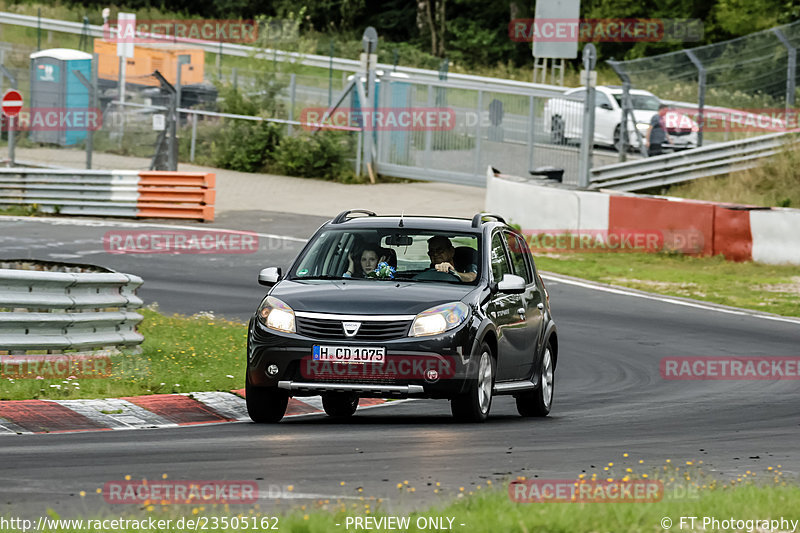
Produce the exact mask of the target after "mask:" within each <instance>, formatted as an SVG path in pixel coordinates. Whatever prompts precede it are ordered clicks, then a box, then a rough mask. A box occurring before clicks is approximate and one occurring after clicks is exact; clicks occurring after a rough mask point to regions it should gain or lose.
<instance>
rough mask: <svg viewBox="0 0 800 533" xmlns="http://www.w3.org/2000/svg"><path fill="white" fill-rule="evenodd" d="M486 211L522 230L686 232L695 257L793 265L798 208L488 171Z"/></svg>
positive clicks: (797, 254) (799, 244) (798, 242)
mask: <svg viewBox="0 0 800 533" xmlns="http://www.w3.org/2000/svg"><path fill="white" fill-rule="evenodd" d="M486 210H487V211H488V212H491V213H497V214H499V215H501V216H503V217H505V218H506V220H507V221H509V222H511V223H514V224H519V225H520V226H521V227H522V229H523V231H524V232H526V233H536V232H540V231H541V232H557V231H580V232H581V233H584V232H607V233H609V234H610V233H614V232H629V233H630V232H641V233H648V232H653V233H658V234H662V235H666V234H669V235H680V236H687V235H688V236H691V237H690V238H692V239H693V240H694V242H695V243H696V244H697V245H698V246H697V248H696V249H697V251H698V252H699V253H700V254H701V255H718V254H722V255H724V256H725V257H726V258H727V259H730V260H734V261H749V260H754V261H760V262H763V263H771V264H782V263H786V264H795V265H800V210H798V209H786V208H759V207H752V206H738V205H733V204H721V203H713V202H702V201H697V200H686V199H683V198H668V197H654V196H645V195H636V194H629V193H608V192H596V191H575V190H569V189H563V188H560V187H555V186H548V185H540V184H536V183H532V182H530V181H527V180H522V179H520V178H514V177H513V176H503V175H495V174H494V173H493V172H492V170H491V167H490V169H489V172H488V175H487V183H486Z"/></svg>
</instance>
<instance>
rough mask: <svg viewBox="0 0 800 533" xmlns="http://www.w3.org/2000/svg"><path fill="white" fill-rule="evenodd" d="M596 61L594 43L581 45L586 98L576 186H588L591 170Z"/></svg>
mask: <svg viewBox="0 0 800 533" xmlns="http://www.w3.org/2000/svg"><path fill="white" fill-rule="evenodd" d="M596 63H597V50H596V49H595V46H594V44H592V43H587V44H586V46H584V47H583V68H584V70H585V71H586V100H585V101H584V104H583V128H582V131H581V149H580V159H579V161H578V186H579V187H582V188H586V187H588V186H589V177H590V176H589V174H590V173H591V171H592V148H593V147H594V111H595V109H594V101H595V98H594V84H593V83H592V81H593V80H592V71H593V70H594V67H595V65H596Z"/></svg>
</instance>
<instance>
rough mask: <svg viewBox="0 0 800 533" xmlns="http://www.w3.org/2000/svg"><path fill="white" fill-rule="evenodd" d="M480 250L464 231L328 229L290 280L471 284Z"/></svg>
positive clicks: (473, 280)
mask: <svg viewBox="0 0 800 533" xmlns="http://www.w3.org/2000/svg"><path fill="white" fill-rule="evenodd" d="M479 249H480V248H479V237H478V236H477V235H474V234H468V233H453V232H442V231H427V230H411V229H409V230H404V229H402V228H376V229H363V228H359V229H349V230H340V229H334V230H327V231H324V232H323V233H320V234H319V235H317V237H316V238H315V239H314V241H313V242H312V243H311V245H310V246H309V247H308V248H307V249H306V250H305V253H304V254H303V255H302V256H301V257H300V258H299V260H298V261H297V263H296V264H295V267H294V268H293V269H292V270H291V271H290V272H289V278H290V279H295V280H302V279H346V278H360V279H366V280H374V281H387V280H389V281H414V282H440V283H441V282H444V283H462V284H475V283H477V280H478V278H479V277H480V272H479V271H480V263H481V262H480V260H479V258H480V254H479V253H478V250H479ZM448 264H449V266H452V269H451V268H449V266H448ZM436 265H440V267H439V268H436Z"/></svg>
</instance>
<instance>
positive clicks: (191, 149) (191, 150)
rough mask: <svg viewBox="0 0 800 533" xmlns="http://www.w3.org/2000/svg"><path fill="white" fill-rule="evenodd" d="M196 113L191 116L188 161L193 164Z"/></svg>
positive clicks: (195, 139) (195, 140)
mask: <svg viewBox="0 0 800 533" xmlns="http://www.w3.org/2000/svg"><path fill="white" fill-rule="evenodd" d="M198 118H200V117H198V115H197V113H194V114H192V144H191V146H190V147H189V161H191V162H192V163H194V147H195V143H196V142H197V119H198Z"/></svg>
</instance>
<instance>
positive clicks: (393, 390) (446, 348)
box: [247, 317, 477, 398]
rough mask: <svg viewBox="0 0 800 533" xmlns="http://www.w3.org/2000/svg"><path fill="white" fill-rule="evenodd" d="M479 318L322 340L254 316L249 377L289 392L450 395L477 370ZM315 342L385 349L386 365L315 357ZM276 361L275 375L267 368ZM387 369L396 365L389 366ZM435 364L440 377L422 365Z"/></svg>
mask: <svg viewBox="0 0 800 533" xmlns="http://www.w3.org/2000/svg"><path fill="white" fill-rule="evenodd" d="M475 322H476V320H475V319H474V318H473V319H470V320H467V321H466V322H465V323H464V324H462V325H461V326H459V327H458V328H455V329H453V330H451V331H448V332H445V333H442V334H440V335H432V336H429V337H403V338H399V339H393V340H386V341H377V342H376V341H360V340H352V339H347V340H327V339H326V340H321V339H315V338H311V337H307V336H303V335H300V334H296V333H283V332H278V331H273V330H271V329H267V328H266V327H265V326H264V325H263V324H261V322H259V321H258V320H257V319H256V318H255V317H254V318H253V319H251V321H250V325H249V328H248V339H247V358H248V361H247V378H248V382H249V383H250V384H251V385H252V386H256V387H277V388H281V389H284V390H287V391H288V392H289V394H290V395H291V396H314V395H318V394H320V393H324V392H353V393H356V394H358V395H359V396H361V397H372V398H407V397H422V398H451V397H453V396H454V395H457V394H460V393H462V392H464V391H465V390H466V385H467V383H468V380H469V379H471V378H474V376H475V375H476V374H477V368H473V366H476V365H475V363H474V359H475V358H471V357H470V355H471V354H472V353H473V352H474V351H476V350H477V348H476V346H475V341H474V339H475V333H476V331H477V324H476V323H475ZM314 345H326V346H369V347H384V348H385V349H386V362H385V366H380V365H378V364H377V363H367V364H343V363H323V362H320V361H313V360H312V359H311V354H312V350H313V346H314ZM271 365H275V366H276V367H277V369H278V371H277V372H276V373H274V374H272V375H270V374H268V373H267V368H268V367H270V366H271ZM386 368H390V369H392V370H391V371H389V372H387V371H385V369H386ZM426 368H435V369H437V370H438V376H429V375H428V374H427V373H426V372H424V371H422V369H426Z"/></svg>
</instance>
